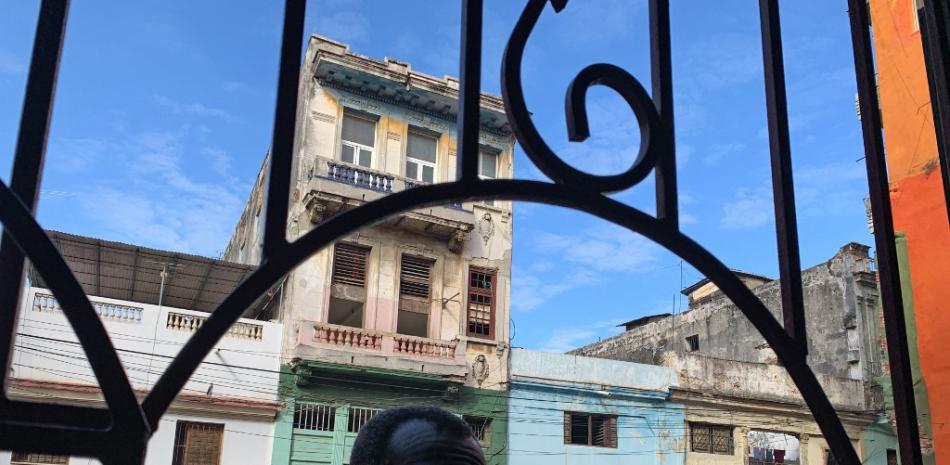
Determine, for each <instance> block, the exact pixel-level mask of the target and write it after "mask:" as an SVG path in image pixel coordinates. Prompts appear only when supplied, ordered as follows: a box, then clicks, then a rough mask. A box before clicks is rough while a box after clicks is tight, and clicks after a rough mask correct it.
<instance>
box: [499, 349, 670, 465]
mask: <svg viewBox="0 0 950 465" xmlns="http://www.w3.org/2000/svg"><path fill="white" fill-rule="evenodd" d="M671 382H675V378H674V377H673V376H672V372H671V370H668V369H665V368H660V367H655V366H648V365H642V364H634V363H627V362H613V361H607V360H597V359H585V358H584V357H575V356H569V355H563V354H545V353H539V352H530V351H524V350H514V351H512V384H511V390H510V392H509V401H508V419H509V422H508V443H509V446H508V462H509V464H510V465H548V464H551V463H563V464H566V465H620V464H629V463H638V464H648V465H649V464H655V465H680V464H682V463H683V452H682V451H683V450H684V428H683V425H684V416H683V410H682V407H681V406H680V405H677V404H674V403H671V402H668V401H667V400H665V398H666V396H667V393H668V389H669V386H670V383H671ZM614 383H615V384H614ZM564 412H579V413H595V414H608V415H616V416H617V417H618V418H617V448H606V447H591V446H580V445H572V444H565V443H564Z"/></svg>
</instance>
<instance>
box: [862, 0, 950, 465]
mask: <svg viewBox="0 0 950 465" xmlns="http://www.w3.org/2000/svg"><path fill="white" fill-rule="evenodd" d="M914 3H915V2H914V0H871V1H870V4H871V25H872V30H873V34H874V46H875V55H876V56H875V60H876V63H877V68H878V93H879V95H880V102H881V115H882V117H883V120H884V137H885V144H886V150H887V164H888V172H889V173H888V174H889V176H890V180H891V201H892V208H893V212H894V229H895V230H896V231H898V232H903V233H904V234H905V236H906V238H907V249H908V255H909V258H910V280H911V286H912V288H913V302H914V319H915V321H916V323H917V342H918V347H919V348H920V368H921V372H922V375H923V379H924V382H925V384H926V388H927V391H928V392H929V393H930V395H929V398H930V406H929V410H930V415H931V425H929V426H930V427H931V428H932V435H933V438H932V439H933V446H934V450H935V452H936V460H937V463H938V464H940V463H941V462H943V464H944V465H950V395H948V393H950V226H948V222H947V215H946V213H947V210H946V206H945V205H944V197H943V184H942V180H941V178H940V172H939V166H938V161H937V145H936V136H935V134H934V124H933V113H932V110H931V107H930V92H929V89H928V86H927V74H926V68H925V64H924V57H923V48H922V45H921V37H920V32H919V31H918V30H917V27H916V23H915V21H914V18H915V16H916V8H915V5H914ZM902 278H903V277H902ZM925 429H930V428H922V430H925ZM925 452H926V451H925Z"/></svg>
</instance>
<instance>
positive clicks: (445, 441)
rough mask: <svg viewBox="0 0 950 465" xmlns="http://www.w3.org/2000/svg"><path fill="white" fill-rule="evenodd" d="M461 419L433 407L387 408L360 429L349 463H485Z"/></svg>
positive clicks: (437, 464)
mask: <svg viewBox="0 0 950 465" xmlns="http://www.w3.org/2000/svg"><path fill="white" fill-rule="evenodd" d="M484 464H485V455H484V454H483V453H482V448H481V447H480V446H479V445H478V441H476V440H475V438H474V436H472V430H471V429H470V428H469V427H468V424H466V423H465V421H463V420H462V419H461V418H459V417H457V416H455V415H452V414H451V413H449V412H446V411H445V410H442V409H440V408H436V407H425V406H409V407H397V408H394V409H390V410H386V411H385V412H382V413H380V414H378V415H376V416H374V417H373V418H372V419H371V420H370V421H368V422H367V423H366V424H365V425H363V427H362V428H361V429H360V433H359V435H357V436H356V442H355V443H354V444H353V455H352V456H351V457H350V465H484Z"/></svg>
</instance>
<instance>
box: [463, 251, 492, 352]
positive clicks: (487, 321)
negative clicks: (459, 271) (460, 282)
mask: <svg viewBox="0 0 950 465" xmlns="http://www.w3.org/2000/svg"><path fill="white" fill-rule="evenodd" d="M495 277H496V273H495V271H493V270H486V269H484V268H475V267H472V268H471V269H470V270H469V272H468V331H467V333H468V335H469V336H474V337H481V338H489V339H490V338H494V337H495V325H494V320H495Z"/></svg>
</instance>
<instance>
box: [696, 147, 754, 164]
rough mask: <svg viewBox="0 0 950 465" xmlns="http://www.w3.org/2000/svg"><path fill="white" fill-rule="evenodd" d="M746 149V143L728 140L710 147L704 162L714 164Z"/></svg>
mask: <svg viewBox="0 0 950 465" xmlns="http://www.w3.org/2000/svg"><path fill="white" fill-rule="evenodd" d="M745 149H746V145H745V144H743V143H741V142H728V143H725V144H717V145H714V146H712V148H710V150H709V153H708V154H707V155H706V157H705V158H704V159H703V163H705V164H707V165H714V164H716V163H718V162H719V161H720V160H722V159H723V158H727V157H731V156H733V155H736V154H738V153H740V152H742V151H743V150H745Z"/></svg>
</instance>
